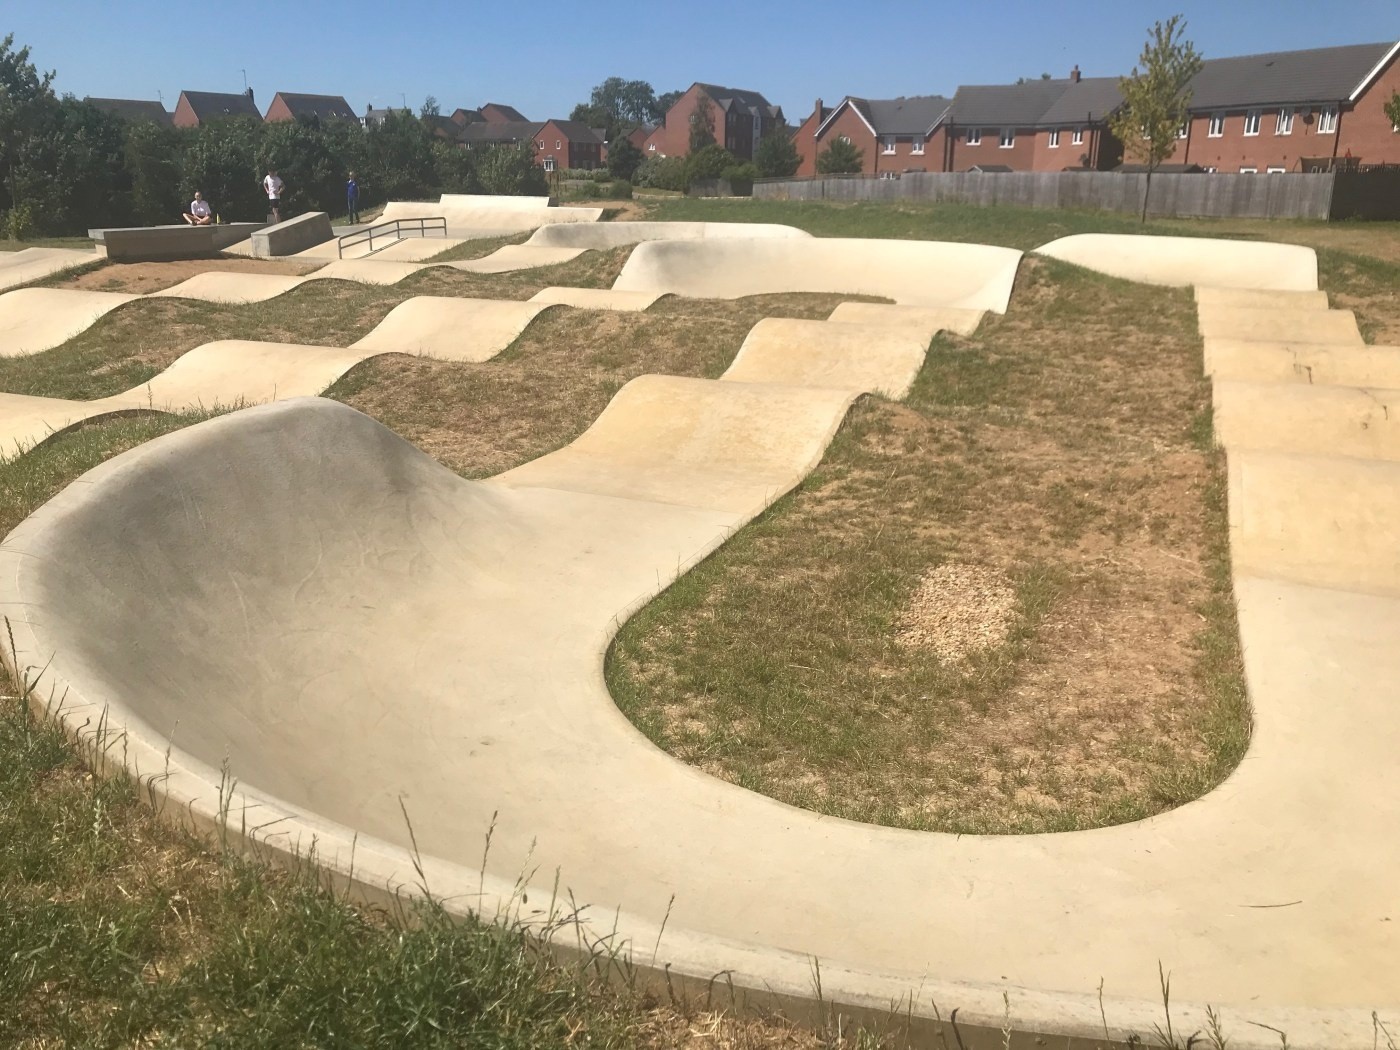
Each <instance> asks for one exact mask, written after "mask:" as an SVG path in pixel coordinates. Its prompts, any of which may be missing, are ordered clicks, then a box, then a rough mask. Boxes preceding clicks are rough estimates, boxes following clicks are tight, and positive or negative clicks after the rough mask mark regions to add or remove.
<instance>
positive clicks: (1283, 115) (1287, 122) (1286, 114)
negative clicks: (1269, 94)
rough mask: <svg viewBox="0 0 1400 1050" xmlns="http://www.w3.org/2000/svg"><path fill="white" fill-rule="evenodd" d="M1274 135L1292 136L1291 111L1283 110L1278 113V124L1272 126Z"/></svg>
mask: <svg viewBox="0 0 1400 1050" xmlns="http://www.w3.org/2000/svg"><path fill="white" fill-rule="evenodd" d="M1274 134H1275V135H1291V134H1293V111H1292V110H1291V109H1287V108H1285V109H1281V110H1279V111H1278V123H1277V124H1275V125H1274Z"/></svg>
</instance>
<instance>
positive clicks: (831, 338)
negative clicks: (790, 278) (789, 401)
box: [724, 317, 932, 398]
mask: <svg viewBox="0 0 1400 1050" xmlns="http://www.w3.org/2000/svg"><path fill="white" fill-rule="evenodd" d="M929 338H932V336H931V335H930V336H929ZM929 338H921V337H920V335H919V334H916V333H915V332H913V331H911V330H910V329H909V328H907V327H904V326H895V327H882V326H879V325H872V324H859V323H842V322H836V321H802V320H795V319H793V318H787V317H768V318H765V319H764V320H762V321H759V322H758V323H757V324H756V325H754V326H753V328H752V330H750V332H749V334H748V336H747V338H745V339H744V343H743V345H742V346H741V347H740V348H739V353H738V354H737V355H736V356H735V358H734V363H733V364H731V365H730V366H729V368H728V369H727V370H726V371H725V373H724V378H725V379H726V380H729V381H731V382H737V383H793V382H800V383H803V384H804V385H807V386H819V387H832V388H834V389H838V390H849V389H852V388H856V389H859V388H860V387H862V386H868V388H869V389H870V390H872V391H873V392H875V393H879V394H884V395H885V396H886V397H892V398H900V397H903V396H904V395H905V394H907V393H908V392H909V387H910V386H911V385H912V384H913V382H914V377H915V376H916V375H918V374H919V369H920V368H921V367H923V363H924V355H925V354H926V353H927V351H928V344H929Z"/></svg>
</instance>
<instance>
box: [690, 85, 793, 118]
mask: <svg viewBox="0 0 1400 1050" xmlns="http://www.w3.org/2000/svg"><path fill="white" fill-rule="evenodd" d="M695 86H696V87H698V88H700V89H701V90H702V91H704V92H705V94H707V95H709V96H710V98H712V99H714V102H715V105H717V106H719V108H720V109H722V110H724V111H725V112H726V113H728V112H729V111H730V110H731V109H738V110H740V111H742V112H744V113H750V114H752V115H753V116H768V117H777V115H778V114H779V113H780V112H782V109H781V107H779V106H775V105H773V104H772V103H771V102H769V101H768V100H767V99H766V98H764V97H763V96H762V95H761V94H759V93H758V92H757V91H745V90H744V89H743V88H728V87H721V86H720V85H718V84H702V83H700V82H699V81H696V85H695Z"/></svg>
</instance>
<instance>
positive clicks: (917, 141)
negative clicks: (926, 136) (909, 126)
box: [909, 135, 924, 157]
mask: <svg viewBox="0 0 1400 1050" xmlns="http://www.w3.org/2000/svg"><path fill="white" fill-rule="evenodd" d="M909 152H910V153H912V154H913V155H914V156H916V157H922V156H923V155H924V140H923V139H921V138H920V137H919V136H918V135H915V136H914V141H913V142H912V143H910V145H909Z"/></svg>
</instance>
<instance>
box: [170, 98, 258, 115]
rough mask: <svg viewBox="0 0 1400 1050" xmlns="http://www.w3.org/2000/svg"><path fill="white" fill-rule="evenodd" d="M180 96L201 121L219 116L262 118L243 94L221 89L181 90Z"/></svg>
mask: <svg viewBox="0 0 1400 1050" xmlns="http://www.w3.org/2000/svg"><path fill="white" fill-rule="evenodd" d="M180 97H181V98H182V99H184V100H185V102H187V103H188V104H189V107H190V109H192V110H194V115H195V116H196V117H198V118H199V119H200V120H201V121H205V120H218V119H219V118H220V117H252V118H253V119H254V120H262V114H261V113H259V112H258V107H257V106H255V105H253V100H252V99H251V98H250V97H249V96H247V95H243V94H238V93H228V92H223V91H182V92H180Z"/></svg>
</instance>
